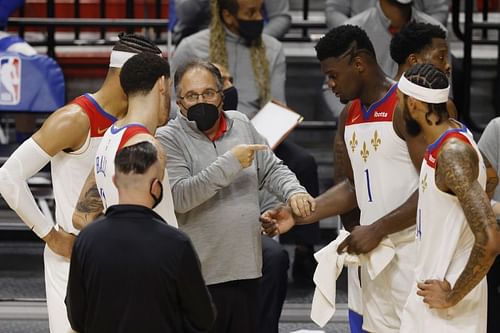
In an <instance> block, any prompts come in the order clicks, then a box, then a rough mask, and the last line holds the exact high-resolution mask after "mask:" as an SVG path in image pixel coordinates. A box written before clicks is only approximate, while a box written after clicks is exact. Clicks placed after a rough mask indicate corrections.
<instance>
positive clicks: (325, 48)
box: [314, 24, 377, 61]
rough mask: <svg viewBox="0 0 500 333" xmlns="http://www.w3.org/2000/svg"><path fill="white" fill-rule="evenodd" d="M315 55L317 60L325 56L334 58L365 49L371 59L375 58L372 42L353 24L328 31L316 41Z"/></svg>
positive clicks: (325, 57)
mask: <svg viewBox="0 0 500 333" xmlns="http://www.w3.org/2000/svg"><path fill="white" fill-rule="evenodd" d="M314 48H315V49H316V57H317V58H318V60H319V61H323V60H325V59H327V58H336V57H339V56H341V55H343V54H345V53H346V52H347V51H349V50H353V51H354V54H355V53H356V52H358V51H365V52H366V53H368V55H369V56H370V57H372V58H373V60H375V61H376V60H377V57H376V55H375V49H374V48H373V44H372V42H371V41H370V38H368V35H367V34H366V32H365V31H364V30H363V29H361V28H360V27H358V26H355V25H350V24H346V25H341V26H338V27H336V28H333V29H332V30H330V31H328V32H327V33H326V34H325V35H324V36H323V37H321V39H320V40H319V41H318V43H317V44H316V46H315V47H314Z"/></svg>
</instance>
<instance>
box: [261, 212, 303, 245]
mask: <svg viewBox="0 0 500 333" xmlns="http://www.w3.org/2000/svg"><path fill="white" fill-rule="evenodd" d="M260 222H261V224H262V231H263V234H266V235H268V236H270V237H273V236H276V235H281V234H284V233H286V232H287V231H288V230H290V229H291V228H292V227H293V226H294V225H295V220H294V218H293V214H292V212H291V210H290V207H287V206H279V207H276V208H274V209H269V210H267V211H265V212H264V213H263V214H262V215H261V216H260Z"/></svg>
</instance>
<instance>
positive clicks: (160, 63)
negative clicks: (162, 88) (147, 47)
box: [120, 52, 170, 96]
mask: <svg viewBox="0 0 500 333" xmlns="http://www.w3.org/2000/svg"><path fill="white" fill-rule="evenodd" d="M162 76H165V77H166V78H169V77H170V66H169V64H168V61H167V60H166V59H164V58H163V57H161V56H158V55H156V54H153V53H150V52H143V53H138V54H136V55H135V56H133V57H132V58H130V59H129V60H127V62H125V64H124V65H123V67H122V70H121V72H120V84H121V86H122V89H123V91H124V92H125V94H126V95H127V96H131V95H135V94H147V93H149V92H150V91H151V89H153V87H154V85H155V84H156V81H158V79H159V78H160V77H162Z"/></svg>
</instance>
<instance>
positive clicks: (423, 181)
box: [421, 174, 427, 192]
mask: <svg viewBox="0 0 500 333" xmlns="http://www.w3.org/2000/svg"><path fill="white" fill-rule="evenodd" d="M421 184H422V192H425V190H426V189H427V174H425V176H424V178H423V179H422V182H421Z"/></svg>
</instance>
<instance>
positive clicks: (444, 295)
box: [417, 280, 455, 309]
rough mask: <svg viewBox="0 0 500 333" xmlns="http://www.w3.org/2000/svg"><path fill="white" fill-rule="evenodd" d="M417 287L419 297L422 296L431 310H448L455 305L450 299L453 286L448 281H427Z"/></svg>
mask: <svg viewBox="0 0 500 333" xmlns="http://www.w3.org/2000/svg"><path fill="white" fill-rule="evenodd" d="M417 287H418V289H419V290H417V295H419V296H422V297H423V302H424V303H426V304H428V305H429V307H430V308H431V309H446V308H449V307H452V306H453V305H455V304H453V303H452V302H450V300H449V299H448V296H449V294H450V292H451V285H450V283H449V282H448V281H446V280H444V281H439V280H426V281H424V282H419V283H417Z"/></svg>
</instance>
